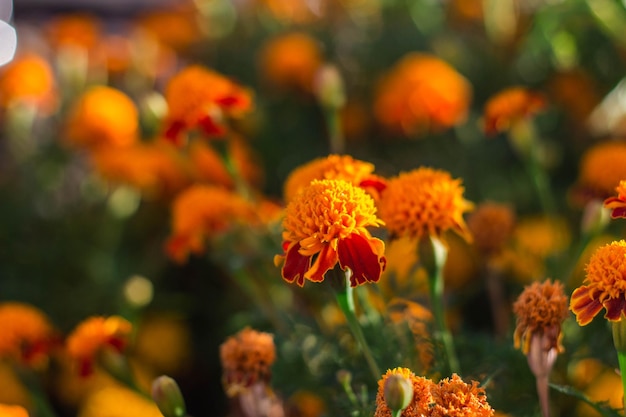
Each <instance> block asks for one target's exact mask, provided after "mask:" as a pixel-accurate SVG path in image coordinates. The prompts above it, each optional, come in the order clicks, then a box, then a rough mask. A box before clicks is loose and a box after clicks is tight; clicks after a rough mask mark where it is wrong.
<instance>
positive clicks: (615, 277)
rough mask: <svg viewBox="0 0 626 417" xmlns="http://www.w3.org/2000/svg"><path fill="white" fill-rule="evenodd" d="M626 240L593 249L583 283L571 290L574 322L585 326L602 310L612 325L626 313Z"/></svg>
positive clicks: (571, 307)
mask: <svg viewBox="0 0 626 417" xmlns="http://www.w3.org/2000/svg"><path fill="white" fill-rule="evenodd" d="M625 259H626V241H624V240H620V241H615V242H612V243H609V244H608V245H604V246H602V247H600V248H598V249H597V250H596V252H595V253H594V254H593V255H592V256H591V259H589V263H588V264H587V267H586V268H585V272H586V274H587V275H586V277H585V280H584V282H583V284H585V285H582V286H580V287H578V288H576V289H575V290H574V292H573V293H572V297H571V300H570V309H571V310H572V312H573V313H574V314H575V315H576V321H577V322H578V324H580V325H581V326H585V325H587V324H589V323H590V322H591V320H592V319H593V318H594V317H595V316H596V314H598V313H599V312H600V310H602V308H604V309H606V313H605V314H604V318H605V319H607V320H609V321H612V322H615V321H620V320H621V319H622V314H623V313H624V312H625V311H626V262H624V260H625Z"/></svg>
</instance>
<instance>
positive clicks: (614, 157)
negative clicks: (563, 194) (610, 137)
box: [576, 141, 626, 201]
mask: <svg viewBox="0 0 626 417" xmlns="http://www.w3.org/2000/svg"><path fill="white" fill-rule="evenodd" d="M625 160H626V142H622V141H605V142H601V143H598V144H596V145H594V146H592V147H590V148H589V149H587V150H586V151H585V153H584V154H583V156H582V158H581V161H580V168H579V174H578V181H577V187H576V188H577V190H576V191H578V194H580V195H582V197H583V198H582V199H583V200H585V201H586V200H588V199H589V198H590V197H591V198H600V199H605V198H608V197H610V196H612V195H613V193H614V192H615V187H617V186H618V185H619V182H620V181H621V180H623V179H625V178H626V165H625V164H624V161H625Z"/></svg>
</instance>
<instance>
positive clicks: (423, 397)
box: [374, 368, 434, 417]
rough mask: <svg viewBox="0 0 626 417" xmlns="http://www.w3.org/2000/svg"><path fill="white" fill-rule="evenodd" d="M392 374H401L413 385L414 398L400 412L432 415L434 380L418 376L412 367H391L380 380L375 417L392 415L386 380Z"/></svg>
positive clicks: (408, 415)
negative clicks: (388, 404) (387, 398)
mask: <svg viewBox="0 0 626 417" xmlns="http://www.w3.org/2000/svg"><path fill="white" fill-rule="evenodd" d="M392 375H400V376H402V377H404V378H406V379H408V380H409V381H411V383H412V385H413V399H412V400H411V403H410V404H409V405H408V407H407V408H405V409H404V411H402V414H400V415H401V416H402V417H421V416H423V415H430V414H429V412H430V411H429V410H430V405H431V403H432V401H433V397H432V395H431V389H432V388H433V387H434V384H433V382H432V381H431V380H430V379H427V378H424V377H420V376H416V375H415V374H414V373H413V372H411V370H410V369H407V368H395V369H389V370H388V371H387V372H386V373H385V375H383V376H382V378H381V379H380V380H379V381H378V392H377V394H376V411H375V412H374V417H391V416H392V414H391V411H392V410H391V409H389V407H388V406H387V404H386V402H385V392H384V391H385V382H386V381H387V379H389V377H391V376H392Z"/></svg>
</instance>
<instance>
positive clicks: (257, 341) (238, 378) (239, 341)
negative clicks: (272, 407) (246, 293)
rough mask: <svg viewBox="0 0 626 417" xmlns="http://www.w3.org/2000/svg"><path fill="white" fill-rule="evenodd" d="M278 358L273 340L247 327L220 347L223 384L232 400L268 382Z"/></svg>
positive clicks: (267, 335) (268, 334)
mask: <svg viewBox="0 0 626 417" xmlns="http://www.w3.org/2000/svg"><path fill="white" fill-rule="evenodd" d="M275 359H276V347H275V346H274V337H273V335H272V334H270V333H264V332H259V331H256V330H253V329H251V328H249V327H246V328H244V329H242V330H241V331H239V332H238V333H237V334H235V335H233V336H231V337H229V338H228V339H226V341H225V342H224V343H222V344H221V345H220V360H221V363H222V368H223V373H222V382H223V384H224V388H225V390H226V394H227V395H228V396H229V397H232V396H235V395H237V394H239V393H241V392H242V391H245V390H246V389H247V388H249V387H251V386H252V385H254V384H255V383H257V382H259V381H263V382H268V381H269V379H270V377H271V369H270V368H271V366H272V364H273V363H274V360H275Z"/></svg>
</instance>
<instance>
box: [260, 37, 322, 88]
mask: <svg viewBox="0 0 626 417" xmlns="http://www.w3.org/2000/svg"><path fill="white" fill-rule="evenodd" d="M322 64H323V57H322V52H321V47H320V43H319V41H317V40H316V39H314V38H312V37H311V36H310V35H308V34H306V33H304V32H291V33H285V34H282V35H279V36H276V37H273V38H271V39H269V40H268V41H267V42H266V43H265V45H264V46H263V48H262V49H261V52H260V56H259V66H260V71H261V75H262V76H263V78H264V79H265V80H266V81H267V82H268V83H269V84H270V85H271V86H272V87H278V88H284V89H296V90H298V91H303V92H311V90H312V88H313V79H314V77H315V74H316V73H317V71H318V69H319V68H320V67H321V65H322Z"/></svg>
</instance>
